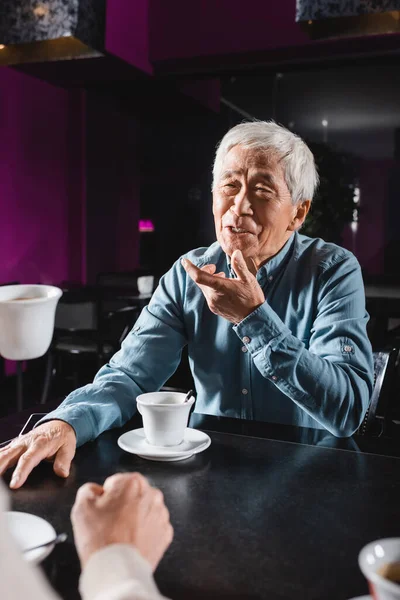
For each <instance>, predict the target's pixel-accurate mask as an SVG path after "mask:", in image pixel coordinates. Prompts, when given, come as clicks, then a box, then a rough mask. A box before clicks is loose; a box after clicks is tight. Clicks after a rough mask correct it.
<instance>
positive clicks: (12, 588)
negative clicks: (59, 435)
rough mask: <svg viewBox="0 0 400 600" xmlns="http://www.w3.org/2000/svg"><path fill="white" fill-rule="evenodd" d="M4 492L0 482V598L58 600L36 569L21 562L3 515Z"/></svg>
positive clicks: (24, 561)
mask: <svg viewBox="0 0 400 600" xmlns="http://www.w3.org/2000/svg"><path fill="white" fill-rule="evenodd" d="M8 509H9V500H8V497H7V490H6V488H5V486H4V484H3V482H2V481H0V598H4V599H5V598H7V600H21V598H29V600H59V596H57V594H56V593H55V592H54V591H53V590H52V589H51V587H50V585H49V584H48V583H47V581H46V579H45V577H44V575H43V574H42V572H41V571H40V569H38V568H37V567H34V566H33V565H31V564H29V563H28V562H26V560H24V558H23V557H22V555H21V553H20V551H19V550H18V548H17V546H16V544H15V542H14V539H13V538H12V536H11V534H10V533H9V531H8V528H7V523H6V519H5V515H4V511H5V510H8Z"/></svg>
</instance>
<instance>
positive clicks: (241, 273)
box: [231, 250, 252, 281]
mask: <svg viewBox="0 0 400 600" xmlns="http://www.w3.org/2000/svg"><path fill="white" fill-rule="evenodd" d="M231 264H232V267H233V270H234V271H235V273H236V275H237V276H238V277H239V279H241V280H242V281H247V280H248V279H249V277H251V276H252V275H251V273H250V271H249V269H248V267H247V265H246V261H245V260H244V257H243V254H242V253H241V251H240V250H235V251H234V252H233V254H232V257H231Z"/></svg>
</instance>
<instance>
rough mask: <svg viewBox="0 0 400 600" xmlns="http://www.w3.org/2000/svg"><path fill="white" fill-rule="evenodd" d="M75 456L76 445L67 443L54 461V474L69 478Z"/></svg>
mask: <svg viewBox="0 0 400 600" xmlns="http://www.w3.org/2000/svg"><path fill="white" fill-rule="evenodd" d="M74 456H75V446H74V444H72V443H69V444H68V443H66V444H64V445H63V446H61V448H60V449H59V451H58V452H57V454H56V456H55V459H54V466H53V469H54V473H55V474H56V475H58V476H59V477H68V475H69V471H70V468H71V462H72V459H73V458H74Z"/></svg>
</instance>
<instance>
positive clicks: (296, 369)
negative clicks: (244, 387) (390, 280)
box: [234, 256, 373, 437]
mask: <svg viewBox="0 0 400 600" xmlns="http://www.w3.org/2000/svg"><path fill="white" fill-rule="evenodd" d="M311 302H312V301H311V300H310V304H311ZM314 304H315V306H314V307H313V306H310V307H309V308H308V309H309V310H314V312H315V318H314V320H313V326H312V329H311V332H310V333H311V337H310V342H309V347H308V348H306V346H305V344H304V343H303V341H301V340H299V339H298V338H296V337H295V336H294V335H292V333H291V331H290V329H289V328H288V327H287V326H286V325H285V324H284V323H283V322H282V320H281V319H280V318H279V317H278V315H277V314H276V313H275V311H274V310H273V309H272V308H271V307H270V306H269V305H268V302H267V301H266V302H264V303H263V304H262V305H261V306H260V307H259V308H257V309H256V310H255V311H254V312H253V313H251V314H250V315H248V316H247V317H246V318H245V319H244V320H243V321H241V322H240V323H239V324H238V325H235V326H234V330H235V331H236V334H237V335H238V336H239V337H240V338H241V340H242V341H243V342H244V343H245V345H246V346H247V348H248V350H249V352H250V353H251V356H252V358H253V361H254V364H255V366H256V367H257V369H258V370H259V371H260V373H261V374H262V376H263V377H265V378H266V379H268V380H270V381H272V382H273V383H274V384H275V385H276V386H277V387H278V388H279V389H280V390H281V391H282V392H283V393H284V394H286V395H287V396H288V397H289V398H291V400H293V402H295V403H296V404H297V405H298V406H300V407H301V408H302V409H303V410H305V411H306V412H307V413H308V414H309V415H311V417H313V418H314V419H315V420H316V421H318V423H320V424H321V425H322V426H323V427H325V428H326V429H328V431H330V432H331V433H332V434H333V435H336V436H338V437H348V436H350V435H352V434H353V433H354V432H355V431H356V430H357V428H358V427H359V425H360V423H361V421H362V418H363V416H364V414H365V411H366V409H367V407H368V403H369V399H370V396H371V392H372V385H373V360H372V349H371V344H370V342H369V339H368V336H367V331H366V324H367V321H368V314H367V313H366V310H365V294H364V285H363V280H362V275H361V269H360V266H359V264H358V262H357V260H356V259H355V257H353V256H347V257H346V258H345V259H341V260H340V261H339V262H338V263H335V264H331V265H329V266H327V267H326V268H325V270H323V271H322V272H321V274H320V276H319V281H318V287H317V292H316V294H315V295H314Z"/></svg>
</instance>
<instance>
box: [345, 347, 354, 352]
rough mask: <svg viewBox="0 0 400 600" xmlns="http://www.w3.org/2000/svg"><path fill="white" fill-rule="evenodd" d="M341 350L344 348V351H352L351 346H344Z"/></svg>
mask: <svg viewBox="0 0 400 600" xmlns="http://www.w3.org/2000/svg"><path fill="white" fill-rule="evenodd" d="M343 350H344V351H345V352H352V350H353V346H344V348H343Z"/></svg>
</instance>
